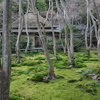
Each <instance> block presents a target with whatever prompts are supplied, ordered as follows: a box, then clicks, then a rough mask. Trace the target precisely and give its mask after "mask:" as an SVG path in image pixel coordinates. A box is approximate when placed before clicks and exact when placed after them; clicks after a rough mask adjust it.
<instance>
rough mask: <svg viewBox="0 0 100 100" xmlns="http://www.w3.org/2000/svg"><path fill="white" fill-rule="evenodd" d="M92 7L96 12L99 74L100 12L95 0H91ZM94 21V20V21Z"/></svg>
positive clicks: (99, 70) (99, 71)
mask: <svg viewBox="0 0 100 100" xmlns="http://www.w3.org/2000/svg"><path fill="white" fill-rule="evenodd" d="M92 2H93V5H94V8H95V12H96V14H97V25H98V27H97V31H98V33H97V50H98V58H99V69H98V73H99V74H100V12H99V10H98V7H97V4H96V2H95V0H92ZM94 22H95V21H94Z"/></svg>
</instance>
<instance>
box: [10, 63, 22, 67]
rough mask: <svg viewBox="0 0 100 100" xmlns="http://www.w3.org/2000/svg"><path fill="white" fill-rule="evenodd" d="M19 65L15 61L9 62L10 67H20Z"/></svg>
mask: <svg viewBox="0 0 100 100" xmlns="http://www.w3.org/2000/svg"><path fill="white" fill-rule="evenodd" d="M20 66H21V65H20V64H17V63H12V64H11V67H20Z"/></svg>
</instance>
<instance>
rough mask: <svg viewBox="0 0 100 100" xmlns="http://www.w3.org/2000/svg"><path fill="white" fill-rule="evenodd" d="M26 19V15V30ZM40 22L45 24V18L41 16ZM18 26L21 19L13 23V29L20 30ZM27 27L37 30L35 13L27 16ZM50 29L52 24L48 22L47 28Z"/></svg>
mask: <svg viewBox="0 0 100 100" xmlns="http://www.w3.org/2000/svg"><path fill="white" fill-rule="evenodd" d="M25 17H26V15H24V22H23V25H24V26H23V27H24V28H25ZM39 21H40V23H43V24H44V22H45V18H43V17H41V16H39ZM18 25H19V19H18V20H16V21H14V22H13V23H12V28H18ZM27 26H28V28H37V24H36V19H35V15H34V14H33V13H28V15H27ZM49 27H51V23H50V22H49V21H46V23H45V28H49Z"/></svg>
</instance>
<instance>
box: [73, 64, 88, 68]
mask: <svg viewBox="0 0 100 100" xmlns="http://www.w3.org/2000/svg"><path fill="white" fill-rule="evenodd" d="M82 67H87V66H86V65H85V64H83V63H77V65H76V66H75V67H74V68H82Z"/></svg>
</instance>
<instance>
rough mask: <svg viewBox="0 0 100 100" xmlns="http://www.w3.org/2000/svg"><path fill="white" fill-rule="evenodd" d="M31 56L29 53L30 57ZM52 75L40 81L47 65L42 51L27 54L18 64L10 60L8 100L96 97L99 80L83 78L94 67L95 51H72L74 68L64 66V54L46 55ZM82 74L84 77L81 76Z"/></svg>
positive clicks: (96, 61)
mask: <svg viewBox="0 0 100 100" xmlns="http://www.w3.org/2000/svg"><path fill="white" fill-rule="evenodd" d="M30 55H31V56H30ZM50 57H51V60H52V62H53V66H54V71H55V74H56V75H57V76H58V77H57V78H56V79H54V80H43V77H44V76H45V75H47V74H48V72H49V68H48V65H47V62H46V60H45V57H44V55H43V52H38V53H33V54H31V52H30V54H29V57H28V54H27V57H26V58H25V60H24V61H23V62H21V63H20V64H15V62H14V61H13V63H12V68H11V69H12V71H11V86H10V99H11V100H99V99H100V95H99V92H100V82H99V81H97V80H93V79H91V78H87V74H90V73H95V72H96V71H97V69H98V60H97V55H96V52H92V53H91V57H86V56H84V53H82V52H79V53H78V52H77V53H75V61H76V63H77V66H76V68H72V67H70V66H68V56H67V55H65V54H62V53H61V54H60V53H59V55H58V57H59V59H58V60H56V59H55V58H54V56H53V54H50ZM84 76H85V77H84Z"/></svg>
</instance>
